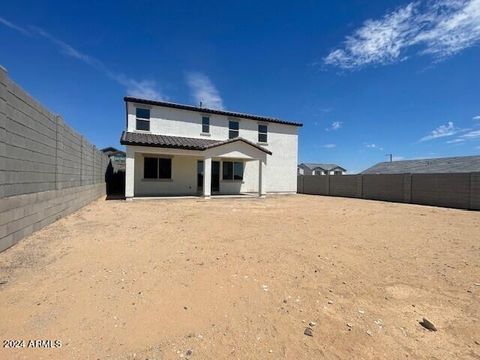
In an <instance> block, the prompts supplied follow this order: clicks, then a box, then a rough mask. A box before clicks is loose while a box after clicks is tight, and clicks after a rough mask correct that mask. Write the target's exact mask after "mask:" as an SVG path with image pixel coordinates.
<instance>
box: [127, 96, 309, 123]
mask: <svg viewBox="0 0 480 360" xmlns="http://www.w3.org/2000/svg"><path fill="white" fill-rule="evenodd" d="M123 100H125V102H134V103H138V104H147V105H156V106H163V107H169V108H174V109H181V110H190V111H196V112H201V113H207V114H216V115H225V116H231V117H237V118H243V119H252V120H259V121H265V122H270V123H277V124H283V125H292V126H303V124H301V123H298V122H292V121H285V120H281V119H276V118H272V117H268V116H260V115H252V114H244V113H240V112H234V111H225V110H217V109H208V108H204V107H199V106H192V105H184V104H177V103H172V102H166V101H158V100H148V99H141V98H136V97H132V96H125V97H124V98H123Z"/></svg>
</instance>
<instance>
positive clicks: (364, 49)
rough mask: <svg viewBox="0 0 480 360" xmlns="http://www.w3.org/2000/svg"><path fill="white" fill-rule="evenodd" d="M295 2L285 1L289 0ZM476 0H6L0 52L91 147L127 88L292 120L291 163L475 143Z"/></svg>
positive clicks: (116, 124) (456, 149)
mask: <svg viewBox="0 0 480 360" xmlns="http://www.w3.org/2000/svg"><path fill="white" fill-rule="evenodd" d="M292 4H294V5H292ZM479 45H480V0H450V1H445V0H428V1H414V2H411V1H392V0H384V1H369V0H356V1H323V2H318V1H301V2H296V3H292V2H290V1H289V2H286V1H285V2H282V1H278V0H277V1H241V2H231V1H212V2H210V1H143V0H132V1H111V2H109V1H97V2H94V1H82V2H76V4H74V3H73V2H69V1H57V2H54V1H42V2H39V1H21V0H19V1H15V2H6V3H4V4H2V8H1V10H0V64H2V65H3V66H4V67H6V68H7V70H8V72H9V76H10V77H11V78H12V79H14V80H15V81H16V82H17V83H18V84H20V85H21V86H22V87H23V88H24V89H25V90H27V91H28V92H29V93H30V94H31V95H33V96H34V97H35V98H37V99H38V100H39V101H40V102H42V103H43V104H44V105H46V106H47V107H48V108H49V109H50V110H51V111H53V112H55V113H59V114H62V115H63V116H64V119H65V120H66V121H67V122H68V123H69V124H70V125H71V126H73V127H74V128H75V129H77V130H78V131H79V132H81V133H83V134H84V135H85V136H86V137H87V138H88V139H89V140H90V141H91V142H93V143H94V144H96V145H97V146H99V147H103V146H109V145H113V146H119V137H120V133H121V131H122V130H123V127H124V120H125V113H124V111H125V106H124V103H123V96H124V95H127V94H129V95H136V96H145V97H151V98H159V99H164V100H169V101H174V102H180V103H187V104H197V103H198V101H199V100H200V99H202V100H203V102H204V103H206V104H207V105H209V106H210V107H217V108H225V109H227V110H233V111H242V112H249V113H254V114H261V115H269V116H275V117H279V118H282V119H286V120H292V121H300V122H303V123H304V127H303V128H302V129H301V130H300V138H299V153H300V154H299V155H300V161H302V162H335V163H338V164H341V165H343V166H344V167H346V168H347V169H348V170H350V171H353V172H355V171H361V170H363V169H364V168H366V167H368V166H370V165H373V164H374V163H376V162H379V161H384V160H386V159H387V157H386V156H385V155H386V154H389V153H393V155H394V157H395V158H396V159H411V158H419V157H440V156H457V155H473V154H479V153H480V47H479Z"/></svg>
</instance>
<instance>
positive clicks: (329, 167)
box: [300, 163, 347, 171]
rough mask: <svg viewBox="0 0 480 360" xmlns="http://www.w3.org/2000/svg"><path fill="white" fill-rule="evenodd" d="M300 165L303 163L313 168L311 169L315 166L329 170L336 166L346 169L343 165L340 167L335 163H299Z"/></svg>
mask: <svg viewBox="0 0 480 360" xmlns="http://www.w3.org/2000/svg"><path fill="white" fill-rule="evenodd" d="M300 165H305V166H306V167H308V168H309V169H310V170H313V169H316V168H322V169H323V170H327V171H330V170H333V169H336V168H340V169H343V170H345V171H347V170H346V169H345V168H343V167H341V166H340V165H337V164H313V163H301V164H300Z"/></svg>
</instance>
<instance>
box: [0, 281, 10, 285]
mask: <svg viewBox="0 0 480 360" xmlns="http://www.w3.org/2000/svg"><path fill="white" fill-rule="evenodd" d="M7 282H8V281H7V280H0V285H5V284H6V283H7Z"/></svg>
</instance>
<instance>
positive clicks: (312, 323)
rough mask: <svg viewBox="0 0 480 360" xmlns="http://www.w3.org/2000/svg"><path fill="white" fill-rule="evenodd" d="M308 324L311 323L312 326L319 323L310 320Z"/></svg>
mask: <svg viewBox="0 0 480 360" xmlns="http://www.w3.org/2000/svg"><path fill="white" fill-rule="evenodd" d="M308 325H310V326H311V327H314V326H315V325H317V323H316V322H315V321H310V322H309V323H308Z"/></svg>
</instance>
